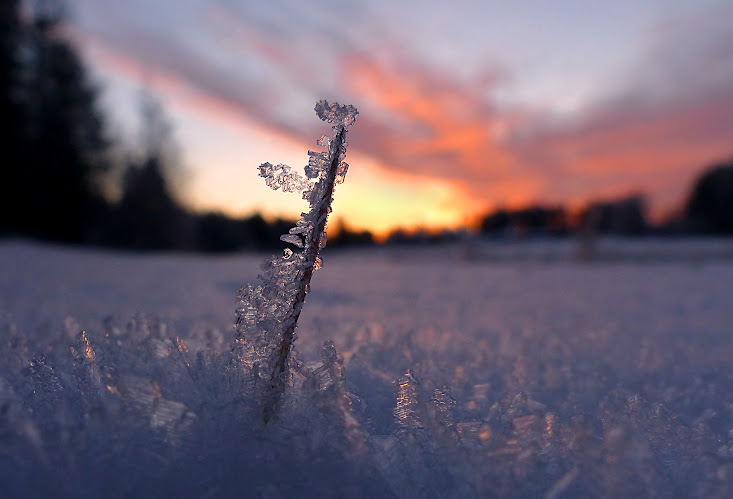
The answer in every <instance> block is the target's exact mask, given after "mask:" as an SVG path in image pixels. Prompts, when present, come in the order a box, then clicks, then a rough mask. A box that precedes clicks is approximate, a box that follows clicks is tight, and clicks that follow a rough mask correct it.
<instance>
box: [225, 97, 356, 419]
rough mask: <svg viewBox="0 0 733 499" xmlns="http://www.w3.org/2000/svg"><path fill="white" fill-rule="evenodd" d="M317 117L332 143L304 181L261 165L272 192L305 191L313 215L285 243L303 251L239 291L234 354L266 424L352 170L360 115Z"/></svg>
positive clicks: (324, 113)
mask: <svg viewBox="0 0 733 499" xmlns="http://www.w3.org/2000/svg"><path fill="white" fill-rule="evenodd" d="M315 111H316V114H317V115H318V117H319V118H321V119H322V120H323V121H327V122H329V123H331V124H332V125H333V131H334V136H333V138H328V137H325V136H324V137H321V139H319V140H318V144H319V145H321V146H324V147H328V151H327V152H314V151H308V155H309V162H308V165H307V166H306V167H305V174H306V178H303V177H301V176H300V175H299V174H297V173H295V172H291V168H290V167H289V166H287V165H282V164H279V165H276V166H273V165H272V164H271V163H263V164H262V165H260V167H259V168H260V176H261V177H264V178H265V182H266V183H267V185H268V186H270V187H271V188H273V189H280V188H282V190H283V191H285V192H294V191H298V190H301V191H302V195H303V198H304V199H306V200H308V201H309V203H310V211H309V212H308V213H303V217H302V218H301V219H300V220H299V221H298V223H297V224H296V226H295V227H293V228H292V229H290V231H289V233H288V234H285V235H283V236H282V237H281V239H282V240H283V241H285V242H287V243H291V244H293V245H295V246H296V247H297V248H302V249H301V250H300V251H298V252H296V253H294V252H293V251H292V250H290V249H286V250H285V252H284V254H283V256H282V257H280V258H276V259H274V260H272V261H270V262H268V263H267V264H266V265H265V273H264V274H263V275H260V277H259V281H260V284H259V285H257V286H248V287H246V288H243V289H242V290H240V292H239V300H240V302H239V307H238V308H237V321H236V329H237V335H236V338H235V344H234V349H235V351H236V352H237V353H238V356H239V358H240V360H241V361H242V363H243V364H244V366H245V368H246V369H248V370H249V371H250V372H251V373H252V375H253V376H254V378H255V387H256V390H257V391H258V393H257V395H258V397H259V399H260V403H261V404H262V419H263V420H264V421H265V422H266V423H267V422H268V421H269V420H270V419H271V418H272V417H273V415H274V414H275V412H276V411H277V408H278V406H279V404H280V401H281V399H282V396H283V394H284V393H285V389H286V387H287V385H288V383H289V368H288V363H289V361H290V356H291V351H292V348H293V343H294V342H295V331H296V327H297V323H298V318H299V317H300V312H301V310H302V308H303V303H304V302H305V297H306V295H307V294H308V291H309V289H310V282H311V278H312V277H313V272H315V271H316V270H318V269H319V268H320V267H321V265H322V261H321V257H320V250H321V249H322V248H323V247H324V246H325V242H326V237H325V230H326V222H327V219H328V214H329V213H330V212H331V202H332V201H333V192H334V187H335V185H336V184H338V183H341V182H343V179H344V176H345V175H346V170H347V169H348V165H347V164H346V163H345V162H344V161H343V159H344V156H345V155H346V145H347V144H346V133H347V130H346V128H347V127H348V126H350V125H352V124H353V123H354V120H355V119H356V116H357V114H358V111H357V110H356V108H355V107H353V106H347V105H344V106H339V105H338V103H334V104H329V103H328V102H327V101H324V100H322V101H319V102H318V103H317V104H316V107H315Z"/></svg>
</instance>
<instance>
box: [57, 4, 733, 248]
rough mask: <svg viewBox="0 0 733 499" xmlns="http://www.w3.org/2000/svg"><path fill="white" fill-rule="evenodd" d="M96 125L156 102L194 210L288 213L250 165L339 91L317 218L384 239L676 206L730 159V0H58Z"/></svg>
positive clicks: (128, 120) (291, 201)
mask: <svg viewBox="0 0 733 499" xmlns="http://www.w3.org/2000/svg"><path fill="white" fill-rule="evenodd" d="M70 4H71V21H72V30H71V31H72V35H73V37H74V38H75V40H76V41H77V43H78V45H79V47H80V48H81V49H82V51H83V54H84V56H85V58H86V60H87V63H88V65H89V68H90V70H91V74H92V75H93V78H94V79H95V81H96V82H98V83H99V85H100V87H101V88H102V89H103V92H102V96H103V104H104V106H105V107H106V108H107V109H108V110H109V114H110V116H111V117H112V126H111V128H112V131H113V133H114V134H116V135H118V136H120V137H122V138H125V140H128V141H133V140H134V139H135V137H136V136H137V135H136V134H139V130H140V123H139V119H138V115H139V108H140V106H139V100H140V97H139V96H140V92H141V88H147V89H149V90H150V91H151V92H152V93H153V95H155V96H156V97H158V98H159V99H160V100H161V101H162V103H163V104H164V105H165V108H166V110H167V113H168V116H169V118H170V120H171V124H172V126H173V129H174V136H175V140H176V142H177V144H178V146H179V148H180V152H181V157H182V159H183V169H182V173H183V174H182V176H181V178H183V181H182V182H181V184H180V195H181V197H182V198H183V199H184V200H185V202H186V203H187V204H188V205H189V206H190V207H191V208H192V209H195V210H200V211H203V210H219V211H223V212H226V213H229V214H233V215H246V214H251V213H253V212H255V211H260V212H263V213H265V214H267V215H271V216H285V217H289V218H295V217H297V216H298V215H299V214H300V212H301V211H305V210H306V209H307V206H305V202H304V201H302V200H301V199H300V198H299V196H297V195H296V194H284V193H282V192H274V191H271V190H269V188H268V187H267V186H265V184H264V182H263V180H262V179H260V178H258V177H257V172H258V170H257V166H258V165H259V164H260V163H263V162H265V161H269V162H271V163H273V164H275V163H285V164H288V165H290V166H292V167H294V168H302V166H304V165H305V164H306V163H307V150H308V149H309V148H310V149H317V147H318V146H317V145H316V140H317V139H318V137H320V136H321V135H322V134H324V133H328V131H329V129H328V127H327V126H325V125H324V124H323V123H322V122H320V121H319V120H318V118H317V117H316V115H315V113H314V112H313V106H314V104H315V102H316V101H318V100H320V99H327V100H329V101H338V102H340V103H342V104H352V105H354V106H356V107H357V108H358V109H359V112H360V115H359V117H358V119H357V122H356V124H355V125H354V127H353V128H352V129H351V131H350V134H349V149H348V154H347V161H348V163H349V164H350V165H351V166H350V169H349V174H348V176H347V179H346V182H345V183H344V184H342V185H340V186H339V188H338V190H337V192H336V196H335V202H334V216H336V217H343V218H344V219H345V220H346V222H347V223H348V224H349V225H350V226H352V227H354V228H360V229H369V230H372V231H373V232H376V233H382V234H383V233H385V232H386V231H388V230H390V229H392V228H395V227H397V226H401V227H407V228H414V227H418V226H420V227H426V228H442V227H456V226H460V225H465V224H471V223H475V221H476V219H477V216H479V215H480V214H483V213H486V212H488V211H490V210H493V209H496V208H499V207H507V208H517V207H522V206H525V205H528V204H530V203H545V204H563V205H567V206H569V207H571V208H573V209H579V208H581V207H582V206H583V205H584V204H585V203H587V202H588V201H589V200H597V199H613V198H617V197H621V196H626V195H630V194H634V193H638V192H644V193H645V194H646V195H647V201H648V208H649V211H650V215H651V216H652V217H653V218H657V219H659V218H660V217H663V216H665V215H666V214H669V213H670V212H672V211H674V210H676V209H678V208H679V207H680V206H681V204H682V203H683V202H684V199H685V197H686V196H687V193H688V191H689V189H690V187H691V184H692V182H693V181H694V179H695V178H696V177H697V176H698V175H699V174H700V172H701V171H702V170H704V169H705V168H706V167H707V166H709V165H711V164H712V163H714V162H716V161H722V160H727V159H729V158H731V157H733V30H731V29H730V19H733V2H730V0H694V1H693V0H615V1H614V2H608V1H596V0H583V1H581V0H563V1H555V2H549V1H542V0H518V1H515V2H506V1H503V2H499V1H492V0H488V1H486V0H485V1H469V0H454V1H452V2H450V3H448V2H431V1H421V2H416V1H394V0H370V1H361V2H349V1H308V2H303V1H297V0H270V1H267V2H264V1H263V2H256V1H241V0H240V1H236V0H207V1H204V0H157V1H156V2H149V0H124V1H123V0H105V1H104V2H100V1H99V0H72V1H71V2H70Z"/></svg>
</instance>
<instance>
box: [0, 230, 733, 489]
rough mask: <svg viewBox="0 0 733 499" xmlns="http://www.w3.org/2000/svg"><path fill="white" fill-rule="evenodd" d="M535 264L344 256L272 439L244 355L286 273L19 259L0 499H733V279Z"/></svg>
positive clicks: (186, 258)
mask: <svg viewBox="0 0 733 499" xmlns="http://www.w3.org/2000/svg"><path fill="white" fill-rule="evenodd" d="M534 244H535V245H534V246H531V249H530V250H529V251H525V252H524V253H522V251H523V250H522V249H521V248H518V247H515V251H514V252H513V253H512V254H514V255H515V256H516V255H519V256H520V257H519V258H511V257H509V256H507V255H509V253H507V250H506V246H496V247H494V246H481V247H471V246H465V245H464V246H461V247H451V248H425V249H421V248H400V249H382V248H378V249H373V250H358V251H352V252H334V251H331V252H329V251H328V250H326V251H325V252H324V264H325V265H324V268H323V269H322V270H320V271H319V272H318V273H317V274H316V275H315V276H314V278H313V282H312V291H311V293H310V294H309V295H308V298H307V300H306V304H305V307H304V309H303V313H302V315H301V317H300V321H299V328H298V340H297V342H296V350H297V359H298V362H297V363H296V365H295V368H294V371H295V374H294V375H293V383H292V387H291V390H290V393H289V394H288V400H287V401H286V404H285V406H284V407H283V410H282V413H281V414H280V416H279V417H278V419H276V420H275V421H272V422H270V423H269V424H267V425H264V424H263V423H262V422H261V420H260V418H259V417H258V415H259V414H260V413H259V411H258V408H257V407H256V402H255V398H254V397H253V395H252V391H251V387H250V386H249V384H248V383H249V382H248V380H247V379H245V377H244V376H243V375H242V373H241V370H239V369H237V365H236V363H234V362H233V360H232V357H231V354H230V353H229V351H230V344H231V340H232V336H233V334H234V332H233V327H232V323H233V321H234V317H235V315H234V307H235V301H236V291H237V289H238V288H239V287H240V286H242V285H244V284H247V283H251V282H253V281H254V280H255V279H256V276H257V274H258V273H259V266H260V265H261V264H262V263H263V262H264V261H265V260H266V259H267V255H249V254H248V255H235V256H217V257H211V256H208V257H203V256H194V255H180V254H175V255H174V254H157V255H142V254H130V253H113V252H100V251H91V250H87V249H74V248H68V247H63V248H62V247H54V246H48V245H40V244H35V243H28V242H23V241H5V242H2V243H0V275H1V276H2V279H0V491H2V494H0V495H2V497H32V496H44V497H48V496H54V497H98V496H101V495H105V496H111V497H131V496H140V495H145V496H152V495H154V496H176V495H177V496H181V497H268V498H274V497H295V496H316V495H318V496H325V497H346V496H354V497H492V496H498V497H550V498H552V497H596V496H606V497H658V496H662V497H730V496H731V495H733V394H732V392H731V387H733V383H732V382H733V370H732V369H731V362H730V359H731V358H733V334H732V333H733V303H732V301H733V300H732V299H731V298H732V297H733V261H731V260H727V259H724V258H721V255H723V253H721V252H720V251H717V250H716V251H715V252H712V253H711V252H710V251H709V248H710V247H711V246H710V243H709V242H705V241H702V242H700V244H699V245H697V246H695V245H692V246H691V247H689V250H686V252H685V251H682V250H680V252H678V253H674V254H673V255H672V257H669V255H670V254H669V253H664V254H663V255H661V256H664V257H663V258H662V257H660V253H659V250H656V249H654V248H656V246H655V247H647V248H643V247H642V248H641V249H643V250H644V251H641V252H640V253H639V252H638V251H637V253H634V254H635V255H637V256H638V255H639V254H642V255H643V257H642V258H619V255H621V256H623V254H626V255H628V254H629V253H628V250H627V249H625V247H622V246H623V245H621V246H619V245H616V246H613V247H614V248H616V249H617V250H618V251H617V252H616V253H615V256H616V257H615V258H613V259H600V260H599V261H595V262H586V263H582V262H577V261H575V260H574V259H573V258H572V257H568V256H567V255H568V254H566V253H562V251H564V250H557V248H555V249H553V248H552V247H551V246H548V245H543V244H542V243H534ZM548 244H549V243H548ZM686 244H690V243H686ZM713 246H714V247H716V248H718V247H719V246H716V245H715V244H713ZM686 247H687V246H686ZM502 248H503V249H502ZM538 248H539V249H538ZM542 248H544V249H542ZM619 248H620V249H619ZM660 248H661V246H660ZM706 248H707V249H706ZM637 249H638V248H637ZM557 251H560V254H562V255H565V256H566V257H562V258H549V259H548V258H546V255H547V254H552V255H555V254H556V253H557ZM615 251H616V250H615ZM623 251H627V253H623ZM619 252H620V253H619ZM632 253H633V252H632ZM492 255H494V256H495V255H499V257H498V258H493V257H492ZM538 255H539V256H538ZM685 255H688V256H689V258H686V257H684V256H685ZM705 255H708V256H711V258H705ZM723 256H724V255H723ZM327 340H333V346H331V344H329V343H326V345H325V346H324V342H326V341H327ZM333 347H335V352H337V353H338V357H337V356H336V355H335V352H334V350H333Z"/></svg>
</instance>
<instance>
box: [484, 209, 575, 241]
mask: <svg viewBox="0 0 733 499" xmlns="http://www.w3.org/2000/svg"><path fill="white" fill-rule="evenodd" d="M480 230H481V232H483V233H487V234H491V233H511V234H512V235H527V234H547V235H557V234H565V233H566V232H567V230H568V228H567V217H566V214H565V210H564V209H563V208H560V207H545V206H530V207H527V208H522V209H517V210H513V211H509V210H505V209H499V210H497V211H495V212H494V213H490V214H488V215H486V216H485V217H484V218H483V220H481V224H480Z"/></svg>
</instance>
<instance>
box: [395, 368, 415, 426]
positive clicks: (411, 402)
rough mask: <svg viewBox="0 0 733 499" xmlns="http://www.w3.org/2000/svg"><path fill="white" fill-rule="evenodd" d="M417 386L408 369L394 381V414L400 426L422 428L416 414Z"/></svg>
mask: <svg viewBox="0 0 733 499" xmlns="http://www.w3.org/2000/svg"><path fill="white" fill-rule="evenodd" d="M418 387H419V385H418V382H417V380H416V379H415V377H414V376H413V374H412V371H409V370H408V371H407V372H406V373H405V374H404V375H403V376H400V377H399V378H398V379H397V381H395V394H396V396H397V406H396V407H395V410H394V416H395V420H396V421H397V424H398V425H399V426H400V427H402V428H422V423H421V422H420V418H419V417H418V415H417V407H418V400H417V394H418Z"/></svg>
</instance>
